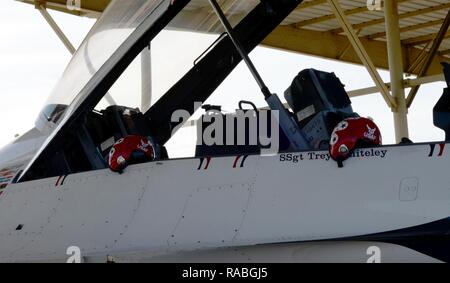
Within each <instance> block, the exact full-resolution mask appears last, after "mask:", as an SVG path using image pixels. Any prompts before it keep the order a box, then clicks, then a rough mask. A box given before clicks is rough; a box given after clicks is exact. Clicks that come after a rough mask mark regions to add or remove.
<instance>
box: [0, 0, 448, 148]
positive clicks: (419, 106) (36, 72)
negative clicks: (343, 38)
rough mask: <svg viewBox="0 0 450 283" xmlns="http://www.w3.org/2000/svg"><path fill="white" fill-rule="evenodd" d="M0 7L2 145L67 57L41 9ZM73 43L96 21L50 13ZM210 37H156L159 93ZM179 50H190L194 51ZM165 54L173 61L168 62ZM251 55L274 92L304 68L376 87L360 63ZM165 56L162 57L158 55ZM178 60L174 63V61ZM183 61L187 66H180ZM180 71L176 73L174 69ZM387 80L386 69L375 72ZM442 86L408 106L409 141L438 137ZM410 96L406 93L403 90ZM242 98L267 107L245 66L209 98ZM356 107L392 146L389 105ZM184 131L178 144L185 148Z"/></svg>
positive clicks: (232, 103)
mask: <svg viewBox="0 0 450 283" xmlns="http://www.w3.org/2000/svg"><path fill="white" fill-rule="evenodd" d="M2 2H4V3H2V9H0V105H1V106H2V107H1V110H0V131H1V132H0V147H1V146H4V145H6V144H7V143H8V142H10V141H12V140H13V139H14V136H15V135H16V134H19V135H21V134H24V133H25V132H26V131H27V130H29V129H31V128H32V127H33V125H34V121H35V120H36V117H37V115H38V113H39V112H40V110H41V109H42V107H43V105H44V103H45V101H46V99H47V97H48V95H49V94H50V92H51V91H52V89H53V87H54V86H55V85H56V83H57V81H58V80H59V78H60V77H61V75H62V73H63V71H64V69H65V67H66V65H67V64H68V63H69V61H70V59H71V55H70V54H69V52H68V51H67V50H66V49H65V47H64V46H63V45H62V43H61V42H60V41H59V39H58V37H57V36H56V35H55V34H54V32H53V31H52V29H51V28H50V26H48V24H47V23H46V22H45V20H44V19H43V18H42V16H41V15H40V13H39V12H38V11H37V10H35V9H34V8H33V7H32V6H30V5H26V4H23V3H19V2H15V1H13V0H2ZM50 13H51V15H52V16H53V17H54V19H55V20H56V22H57V23H58V24H59V25H60V27H61V28H62V30H63V31H64V32H65V33H66V34H67V35H68V37H69V39H70V40H71V41H72V43H73V44H74V45H75V46H76V47H78V46H79V44H80V43H81V42H82V40H83V38H84V37H85V35H86V34H87V32H88V31H89V30H90V28H91V27H92V25H93V24H94V20H92V19H87V18H79V17H73V16H69V15H65V14H62V13H58V12H50ZM214 39H215V37H211V36H207V35H202V34H191V33H180V32H165V33H163V34H162V35H160V36H159V38H157V40H158V41H157V42H155V46H154V47H153V49H152V52H154V57H155V58H156V59H155V60H154V61H153V62H152V64H153V74H154V79H153V84H157V85H158V88H159V92H162V91H163V90H164V89H166V88H167V87H168V86H169V85H170V84H171V83H172V82H173V81H174V80H175V78H177V76H181V75H182V74H183V72H184V71H185V70H187V69H188V68H190V67H191V66H192V65H191V63H192V61H193V59H195V58H196V57H197V55H198V54H199V53H197V52H199V51H200V50H202V49H203V48H205V47H207V46H208V45H209V43H210V42H211V41H213V40H214ZM181 44H182V46H183V50H190V48H192V49H193V50H195V52H191V53H190V51H185V53H183V54H181V55H180V54H179V50H180V49H179V46H180V45H181ZM165 58H169V59H172V63H171V64H164V63H163V62H167V60H166V59H165ZM251 58H252V59H253V60H254V63H255V65H256V67H257V68H258V70H259V71H260V73H261V76H262V77H263V79H264V80H265V81H266V84H267V85H268V86H269V88H270V90H271V91H272V92H275V93H277V94H278V95H279V96H280V97H282V96H283V93H284V91H285V90H286V88H287V87H288V86H289V85H290V84H291V82H292V80H293V79H294V77H295V76H296V75H297V74H298V72H300V71H301V70H303V69H305V68H315V69H318V70H323V71H328V72H335V73H336V75H337V76H338V77H339V78H340V79H341V81H342V82H343V83H344V84H345V85H346V89H347V90H354V89H358V88H362V87H369V86H373V85H374V84H373V82H372V80H371V79H370V76H369V75H368V73H367V71H366V70H365V69H364V68H363V67H361V66H357V65H351V64H345V63H339V62H336V61H331V60H325V59H320V58H317V57H311V56H304V55H299V54H295V53H290V52H285V51H279V50H274V49H269V48H257V49H256V50H255V51H254V52H253V53H252V54H251ZM163 59H164V60H163ZM177 60H178V61H177ZM181 63H189V64H184V65H185V66H184V67H180V65H181ZM173 73H177V75H176V76H173V75H171V74H173ZM380 74H381V76H382V78H383V79H384V80H385V82H389V74H388V73H387V72H385V71H380ZM444 87H445V84H444V83H434V84H429V85H425V86H422V88H421V89H420V91H419V94H418V95H417V98H416V100H415V101H414V104H413V106H412V107H411V109H410V114H409V125H410V138H411V139H412V140H413V141H414V142H425V141H440V140H443V139H444V133H443V131H441V130H440V129H437V128H436V127H434V125H433V122H432V108H433V106H434V104H435V103H436V102H437V100H438V99H439V97H440V96H441V95H442V91H443V88H444ZM407 93H408V92H407ZM239 99H244V100H253V101H255V102H256V104H257V106H266V105H265V103H264V100H263V96H262V94H261V93H260V91H259V89H258V87H257V85H256V83H255V82H254V80H253V79H252V77H251V75H250V73H249V72H248V70H247V69H246V68H245V66H244V65H243V64H241V65H239V66H238V68H237V69H236V70H235V71H234V72H233V73H232V74H231V75H230V76H229V78H227V80H226V81H225V82H224V83H223V84H222V85H221V86H220V87H219V88H218V90H217V91H216V92H215V93H214V95H213V96H212V97H211V99H210V100H209V101H208V103H213V104H221V105H223V106H224V109H225V110H229V111H233V110H234V109H236V108H237V102H238V101H239ZM352 105H353V109H354V111H356V112H358V113H359V114H360V115H361V116H370V117H372V118H373V119H374V121H375V122H376V123H377V124H378V126H379V127H380V129H381V132H382V135H383V141H384V143H385V144H390V143H394V127H393V117H392V112H391V110H390V109H389V108H388V107H387V106H386V104H385V102H384V100H383V98H382V97H381V95H380V94H372V95H369V96H364V97H359V98H354V99H352ZM183 135H187V133H183V130H182V131H181V132H180V134H179V138H178V141H179V142H180V146H183V145H186V144H187V143H186V142H185V140H186V139H184V138H183Z"/></svg>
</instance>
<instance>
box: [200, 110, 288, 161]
mask: <svg viewBox="0 0 450 283" xmlns="http://www.w3.org/2000/svg"><path fill="white" fill-rule="evenodd" d="M243 105H250V107H251V109H245V108H244V107H243ZM202 108H203V109H204V110H205V112H206V113H205V114H204V115H203V116H202V117H201V118H200V123H201V126H202V131H197V134H198V135H197V141H198V142H197V146H196V149H195V156H196V157H206V156H227V155H242V154H258V153H260V152H261V149H264V148H266V149H268V148H269V147H270V145H265V144H264V145H263V144H262V143H261V140H260V138H259V137H260V132H259V131H260V129H261V128H260V123H261V122H262V119H259V116H260V110H258V109H257V108H256V106H255V105H254V104H253V103H252V102H250V101H240V102H239V109H238V111H241V113H244V114H247V115H249V114H252V113H253V115H254V116H253V117H254V118H255V119H256V121H257V122H256V129H255V130H256V132H254V131H253V133H252V130H251V129H250V127H251V125H250V121H249V119H245V122H244V123H245V125H238V123H239V121H241V122H242V121H243V120H241V119H240V118H238V116H237V113H232V114H224V113H222V111H221V107H220V106H212V105H204V106H203V107H202ZM266 111H268V113H267V132H266V133H265V134H267V136H268V137H269V138H272V132H271V128H272V127H271V125H272V124H271V123H272V120H271V119H274V118H273V117H272V116H271V111H270V110H266ZM219 116H220V118H221V119H222V121H223V128H222V129H223V135H222V139H221V141H220V142H219V143H220V144H213V145H208V144H206V143H205V141H204V139H203V137H204V132H205V130H206V129H207V128H208V126H210V125H211V124H212V123H214V122H215V120H216V118H218V119H220V118H219ZM207 121H208V122H207ZM209 121H210V122H209ZM227 121H228V123H230V122H229V121H233V123H234V125H233V130H234V133H229V132H228V131H227V129H231V126H230V125H227ZM254 126H255V125H254ZM261 127H262V126H261ZM240 129H244V132H241V131H240ZM229 131H230V130H229ZM278 132H279V136H278V148H279V151H286V150H287V149H288V148H289V141H288V139H287V137H286V135H285V133H284V132H283V130H282V129H281V127H280V126H279V125H278ZM214 134H218V133H214ZM231 134H233V135H234V136H233V142H232V143H230V142H228V144H227V140H228V139H229V138H230V137H227V135H231ZM252 134H253V135H254V134H256V144H255V142H254V140H252V139H253V138H255V137H251V136H250V135H252ZM200 135H201V136H200ZM238 135H243V136H241V137H239V138H238ZM243 137H244V138H245V142H244V143H242V141H241V139H242V138H243Z"/></svg>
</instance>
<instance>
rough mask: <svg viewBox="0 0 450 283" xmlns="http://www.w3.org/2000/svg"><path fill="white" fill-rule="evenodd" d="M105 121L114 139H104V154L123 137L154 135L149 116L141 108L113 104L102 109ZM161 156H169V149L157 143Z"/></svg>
mask: <svg viewBox="0 0 450 283" xmlns="http://www.w3.org/2000/svg"><path fill="white" fill-rule="evenodd" d="M101 113H102V115H103V119H104V122H105V123H106V124H107V127H108V128H109V129H111V130H112V132H113V133H114V134H113V137H112V138H113V140H114V141H113V140H111V139H110V140H109V141H108V140H107V141H104V142H103V143H102V144H101V145H100V150H101V152H102V154H103V156H105V157H106V156H107V155H108V154H109V150H110V148H111V147H112V145H113V144H114V142H116V141H118V140H119V139H121V138H124V137H126V136H129V135H140V136H145V137H150V138H151V136H152V133H151V130H150V127H149V123H148V120H147V118H146V117H145V116H144V114H142V112H141V111H140V110H139V109H134V108H129V107H125V106H118V105H112V106H109V107H108V108H106V109H105V110H102V111H101ZM157 148H158V149H157V150H159V151H160V152H159V156H160V158H161V159H166V158H168V154H167V150H166V148H165V147H164V146H159V145H157Z"/></svg>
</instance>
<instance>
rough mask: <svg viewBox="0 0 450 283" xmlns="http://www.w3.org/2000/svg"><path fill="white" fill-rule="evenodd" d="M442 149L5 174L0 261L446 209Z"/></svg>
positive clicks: (448, 193) (352, 223)
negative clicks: (17, 179) (10, 179)
mask: <svg viewBox="0 0 450 283" xmlns="http://www.w3.org/2000/svg"><path fill="white" fill-rule="evenodd" d="M430 155H431V156H430ZM449 156H450V155H449V154H447V152H446V148H445V144H442V145H439V144H437V145H434V146H432V145H429V144H422V145H408V146H392V147H380V148H373V149H360V150H357V151H356V153H355V154H354V157H352V158H351V159H349V160H347V161H346V162H345V163H344V168H338V166H337V164H336V163H335V162H334V161H333V160H330V159H329V155H328V153H327V152H304V153H289V154H279V155H276V156H258V155H254V156H241V157H237V156H230V157H216V158H214V157H213V158H204V159H202V158H190V159H177V160H168V161H155V162H151V163H146V164H140V165H134V166H130V167H128V168H127V169H126V171H125V172H124V174H122V175H119V174H116V173H113V172H111V171H109V170H99V171H92V172H86V173H80V174H73V175H69V176H60V177H54V178H48V179H43V180H38V181H32V182H26V183H19V184H10V185H8V186H7V187H6V188H5V189H4V191H3V193H2V194H1V195H0V261H2V262H5V261H6V262H10V261H65V259H66V258H67V257H68V255H66V251H67V248H68V247H71V246H76V247H80V249H81V251H82V254H83V256H84V257H85V258H86V259H88V258H95V257H97V258H98V257H103V256H105V257H106V255H114V256H120V255H126V254H139V255H140V258H141V259H145V260H151V259H152V258H153V259H158V258H159V259H164V258H166V259H167V257H169V258H170V256H171V255H176V254H178V255H180V254H189V253H192V252H196V251H211V250H214V249H217V251H222V252H223V250H222V248H227V247H243V248H244V247H252V246H254V245H260V244H279V245H283V243H292V242H304V241H313V240H326V239H337V238H343V237H352V236H360V235H367V234H374V233H380V232H386V231H392V230H397V229H402V228H407V227H412V226H417V225H421V224H426V223H430V222H433V221H437V220H441V219H444V218H447V217H449V216H450V174H448V173H447V171H448V170H447V166H448V164H449V163H450V160H449ZM315 245H317V244H315ZM288 246H289V245H288ZM261 247H262V246H261ZM218 248H220V249H218ZM250 249H251V248H250ZM265 249H266V250H267V249H268V247H265ZM269 250H270V249H269ZM409 253H410V251H409ZM270 255H273V256H274V253H273V252H270V253H268V255H267V257H266V260H265V261H270ZM191 258H192V257H191ZM273 259H274V261H275V260H276V257H273ZM236 260H239V257H238V258H236ZM292 260H293V258H292ZM400 260H401V259H400ZM260 261H261V259H260Z"/></svg>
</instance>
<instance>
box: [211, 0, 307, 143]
mask: <svg viewBox="0 0 450 283" xmlns="http://www.w3.org/2000/svg"><path fill="white" fill-rule="evenodd" d="M209 3H210V4H211V6H212V8H213V9H214V11H215V12H216V14H217V17H218V18H219V20H220V22H221V23H222V25H223V27H224V28H225V31H226V32H227V34H228V36H229V37H230V39H231V41H232V42H233V45H234V46H235V48H236V50H237V51H238V52H239V54H240V55H241V57H242V59H243V60H244V62H245V64H246V65H247V67H248V69H249V70H250V72H251V74H252V76H253V77H254V79H255V80H256V82H257V83H258V85H259V88H260V89H261V92H262V93H263V95H264V98H265V100H266V101H267V104H268V105H269V107H270V109H271V110H276V111H278V113H279V121H278V122H279V124H280V127H281V128H282V129H283V131H284V133H285V134H286V136H287V138H288V139H289V142H290V146H291V148H290V149H291V150H295V151H300V150H308V149H311V146H310V144H309V143H308V141H307V139H306V138H305V136H304V134H303V131H302V129H301V128H300V126H299V125H298V123H297V122H296V121H295V120H294V118H293V116H291V115H290V114H289V112H288V110H287V109H286V108H285V107H284V105H283V103H282V102H281V101H280V99H279V98H278V96H277V95H276V94H274V93H271V92H270V90H269V88H268V87H267V85H266V84H265V83H264V80H263V79H262V77H261V75H260V74H259V72H258V70H257V69H256V67H255V65H254V64H253V62H252V60H251V59H250V57H249V56H248V53H247V52H246V51H245V49H244V47H243V46H242V44H241V42H240V41H239V40H238V39H237V37H236V35H235V34H234V30H233V27H232V26H231V24H230V22H229V21H228V19H227V17H226V16H225V14H224V13H223V11H222V9H221V8H220V6H219V4H218V3H217V1H216V0H209Z"/></svg>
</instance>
